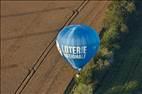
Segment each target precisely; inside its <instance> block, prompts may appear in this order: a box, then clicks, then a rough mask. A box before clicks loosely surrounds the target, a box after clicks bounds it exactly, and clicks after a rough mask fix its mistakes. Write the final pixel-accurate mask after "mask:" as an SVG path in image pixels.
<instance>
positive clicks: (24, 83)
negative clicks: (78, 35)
mask: <svg viewBox="0 0 142 94" xmlns="http://www.w3.org/2000/svg"><path fill="white" fill-rule="evenodd" d="M87 3H88V0H87V1H83V2H82V4H81V5H80V6H79V7H78V8H77V9H76V10H73V14H72V15H71V16H70V17H69V18H68V20H67V21H66V22H65V24H64V25H63V26H62V27H61V28H60V29H59V31H60V30H61V29H62V28H63V27H64V26H66V25H69V24H70V23H71V22H72V21H73V20H74V19H75V18H76V16H77V15H78V14H79V12H80V11H81V10H82V9H83V8H84V7H85V6H86V5H87ZM46 11H47V10H46ZM38 12H40V13H41V11H38ZM42 12H44V11H42ZM33 13H34V12H33ZM20 15H21V14H20ZM22 15H25V14H22ZM10 16H14V15H9V16H7V17H10ZM5 17H6V16H5ZM56 36H57V35H56ZM56 36H55V37H54V38H53V40H52V41H51V42H50V44H49V45H47V47H46V48H45V50H44V51H43V52H42V54H41V55H40V57H39V58H38V59H37V61H36V63H35V64H34V65H33V66H32V68H31V69H30V70H29V73H28V74H27V76H26V77H25V79H24V80H23V81H22V83H21V84H20V85H19V86H18V88H17V90H16V91H15V94H21V93H22V91H23V90H24V88H25V87H26V86H27V84H28V82H29V81H30V79H31V78H32V77H33V75H34V74H35V72H36V71H37V70H38V68H39V67H40V65H41V64H42V62H43V61H44V60H45V58H46V57H47V55H48V54H49V52H50V51H51V50H52V48H53V47H54V46H55V39H56ZM53 67H55V66H53ZM53 67H52V68H53Z"/></svg>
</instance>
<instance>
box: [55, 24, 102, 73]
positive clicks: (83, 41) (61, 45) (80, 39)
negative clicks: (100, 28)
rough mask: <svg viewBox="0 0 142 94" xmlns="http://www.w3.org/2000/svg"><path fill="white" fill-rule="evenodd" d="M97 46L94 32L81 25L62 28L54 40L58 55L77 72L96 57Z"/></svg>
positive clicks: (97, 40) (96, 36) (97, 39)
mask: <svg viewBox="0 0 142 94" xmlns="http://www.w3.org/2000/svg"><path fill="white" fill-rule="evenodd" d="M99 45H100V39H99V35H98V33H97V32H96V30H95V29H92V28H91V27H89V26H86V25H83V24H80V25H69V26H66V27H64V28H63V29H62V30H61V31H60V32H59V34H58V36H57V39H56V46H57V48H58V51H59V52H60V54H61V55H62V56H63V57H64V58H65V59H66V60H67V61H68V63H69V64H70V65H71V66H72V67H73V68H74V69H77V70H78V71H80V70H81V69H82V68H83V67H84V66H85V65H86V64H87V63H88V62H89V60H90V59H91V58H92V57H94V56H95V55H96V53H97V50H98V48H99Z"/></svg>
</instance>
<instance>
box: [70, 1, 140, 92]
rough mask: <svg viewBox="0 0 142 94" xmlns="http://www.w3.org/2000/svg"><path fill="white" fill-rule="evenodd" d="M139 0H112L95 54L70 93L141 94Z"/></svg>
mask: <svg viewBox="0 0 142 94" xmlns="http://www.w3.org/2000/svg"><path fill="white" fill-rule="evenodd" d="M141 10H142V1H134V0H125V1H119V0H116V1H112V3H111V4H110V6H109V7H108V11H107V12H106V18H105V19H104V28H103V29H102V32H103V33H101V34H100V35H101V37H102V40H101V47H100V51H99V53H98V55H97V56H96V57H95V58H94V60H93V61H91V63H89V64H88V65H87V66H86V67H85V68H84V69H83V71H82V72H81V73H80V77H79V78H76V84H75V88H74V89H73V92H71V94H142V75H141V74H142V69H141V68H142V42H141V41H142V37H141V36H142V32H141V31H142V12H141Z"/></svg>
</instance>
